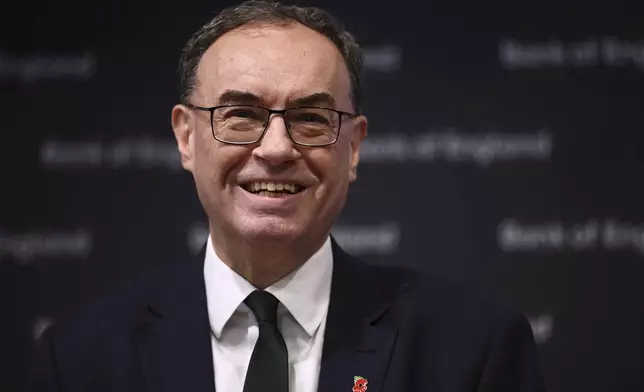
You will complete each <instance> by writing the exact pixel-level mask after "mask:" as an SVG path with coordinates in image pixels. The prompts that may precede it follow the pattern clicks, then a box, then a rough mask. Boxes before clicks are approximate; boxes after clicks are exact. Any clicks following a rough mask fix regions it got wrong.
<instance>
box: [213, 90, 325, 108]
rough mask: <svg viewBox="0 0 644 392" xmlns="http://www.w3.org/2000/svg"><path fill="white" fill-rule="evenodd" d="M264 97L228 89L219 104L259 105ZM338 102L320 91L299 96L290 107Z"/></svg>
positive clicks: (289, 104)
mask: <svg viewBox="0 0 644 392" xmlns="http://www.w3.org/2000/svg"><path fill="white" fill-rule="evenodd" d="M262 101H263V100H262V98H260V97H259V96H257V95H255V94H253V93H250V92H248V91H242V90H226V91H224V92H223V93H222V94H221V95H220V96H219V98H218V99H217V102H218V105H228V104H241V105H259V104H261V103H262ZM335 105H336V102H335V99H334V98H333V96H332V95H331V94H329V93H325V92H318V93H313V94H310V95H306V96H304V97H299V98H296V99H294V100H292V101H291V102H289V103H288V105H287V106H288V107H297V106H326V107H329V108H335Z"/></svg>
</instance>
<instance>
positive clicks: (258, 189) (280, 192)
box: [241, 182, 305, 197]
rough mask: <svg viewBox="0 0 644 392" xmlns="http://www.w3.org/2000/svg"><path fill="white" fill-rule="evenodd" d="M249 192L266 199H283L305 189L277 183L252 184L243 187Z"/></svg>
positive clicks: (296, 185) (294, 185)
mask: <svg viewBox="0 0 644 392" xmlns="http://www.w3.org/2000/svg"><path fill="white" fill-rule="evenodd" d="M241 187H242V188H244V190H246V191H247V192H250V193H253V194H255V195H259V196H265V197H281V196H286V195H294V194H296V193H300V192H302V191H303V190H304V189H305V188H304V187H303V186H301V185H298V184H292V183H276V182H251V183H248V184H243V185H241Z"/></svg>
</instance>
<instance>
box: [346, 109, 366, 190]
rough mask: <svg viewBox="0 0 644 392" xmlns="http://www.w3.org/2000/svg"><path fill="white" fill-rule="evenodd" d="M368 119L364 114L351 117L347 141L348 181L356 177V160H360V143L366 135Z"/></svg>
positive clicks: (352, 180)
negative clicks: (351, 126)
mask: <svg viewBox="0 0 644 392" xmlns="http://www.w3.org/2000/svg"><path fill="white" fill-rule="evenodd" d="M367 127H368V121H367V118H366V117H365V116H358V117H356V118H354V119H353V129H352V132H351V140H350V141H349V154H350V158H349V159H350V161H349V182H354V181H355V180H356V178H357V177H358V162H359V161H360V144H361V143H362V141H363V140H364V138H365V137H367Z"/></svg>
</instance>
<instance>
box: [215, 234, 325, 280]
mask: <svg viewBox="0 0 644 392" xmlns="http://www.w3.org/2000/svg"><path fill="white" fill-rule="evenodd" d="M210 233H211V241H212V245H213V248H214V249H213V250H214V251H215V253H216V254H217V257H219V259H221V261H223V262H224V264H226V265H227V266H228V267H230V269H232V270H233V271H235V272H236V273H237V274H239V275H240V276H241V277H243V278H244V279H246V280H247V281H248V282H250V283H251V284H252V285H253V286H254V287H256V288H258V289H265V288H266V287H268V286H270V285H272V284H273V283H275V282H277V281H278V280H280V279H282V278H283V277H284V276H286V275H288V274H289V273H291V272H293V271H295V270H296V269H298V268H299V267H300V266H302V265H303V264H304V263H306V261H307V260H308V259H310V258H311V256H313V254H315V252H317V251H318V250H319V249H320V248H321V247H322V245H323V244H324V242H325V241H326V239H327V237H328V233H327V234H325V235H319V236H316V237H315V238H311V237H307V238H297V239H286V240H284V239H269V240H257V241H249V240H247V239H244V238H242V237H241V236H238V235H225V234H224V233H223V232H222V230H217V229H216V228H215V227H214V226H213V225H212V224H211V225H210Z"/></svg>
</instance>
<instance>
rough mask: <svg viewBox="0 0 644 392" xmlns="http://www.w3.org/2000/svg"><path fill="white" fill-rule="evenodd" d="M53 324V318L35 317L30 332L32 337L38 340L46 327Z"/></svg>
mask: <svg viewBox="0 0 644 392" xmlns="http://www.w3.org/2000/svg"><path fill="white" fill-rule="evenodd" d="M53 325H54V320H53V319H51V318H49V317H37V318H36V321H34V324H33V329H32V334H33V339H34V340H38V339H40V337H41V336H42V334H43V333H45V331H47V329H49V328H50V327H51V326H53Z"/></svg>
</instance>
